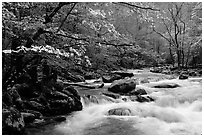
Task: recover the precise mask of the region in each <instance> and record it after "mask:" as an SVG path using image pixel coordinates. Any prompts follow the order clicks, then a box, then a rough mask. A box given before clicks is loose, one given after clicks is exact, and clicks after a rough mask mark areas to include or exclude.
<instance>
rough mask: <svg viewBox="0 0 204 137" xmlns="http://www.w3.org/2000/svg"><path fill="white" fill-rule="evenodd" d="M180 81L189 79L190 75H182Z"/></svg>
mask: <svg viewBox="0 0 204 137" xmlns="http://www.w3.org/2000/svg"><path fill="white" fill-rule="evenodd" d="M179 79H181V80H184V79H188V75H186V74H181V75H179Z"/></svg>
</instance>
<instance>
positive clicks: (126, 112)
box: [108, 108, 131, 116]
mask: <svg viewBox="0 0 204 137" xmlns="http://www.w3.org/2000/svg"><path fill="white" fill-rule="evenodd" d="M108 115H117V116H130V115H131V110H130V109H128V108H115V109H111V110H109V111H108Z"/></svg>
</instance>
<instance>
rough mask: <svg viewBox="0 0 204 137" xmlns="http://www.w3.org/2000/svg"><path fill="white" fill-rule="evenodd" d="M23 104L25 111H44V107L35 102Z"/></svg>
mask: <svg viewBox="0 0 204 137" xmlns="http://www.w3.org/2000/svg"><path fill="white" fill-rule="evenodd" d="M24 104H25V107H26V108H27V109H31V110H35V111H39V112H42V111H44V110H45V107H44V106H43V105H42V104H40V103H38V102H36V101H24Z"/></svg>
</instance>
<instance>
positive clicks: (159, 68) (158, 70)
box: [150, 67, 163, 73]
mask: <svg viewBox="0 0 204 137" xmlns="http://www.w3.org/2000/svg"><path fill="white" fill-rule="evenodd" d="M162 70H163V68H162V67H154V68H150V72H153V73H161V72H162Z"/></svg>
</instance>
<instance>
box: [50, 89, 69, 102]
mask: <svg viewBox="0 0 204 137" xmlns="http://www.w3.org/2000/svg"><path fill="white" fill-rule="evenodd" d="M46 97H47V98H52V99H58V100H59V99H67V98H68V96H67V95H66V94H64V93H61V92H58V91H51V92H48V93H47V94H46Z"/></svg>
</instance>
